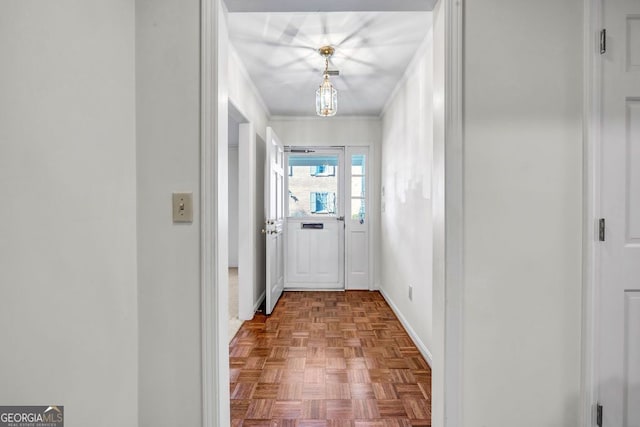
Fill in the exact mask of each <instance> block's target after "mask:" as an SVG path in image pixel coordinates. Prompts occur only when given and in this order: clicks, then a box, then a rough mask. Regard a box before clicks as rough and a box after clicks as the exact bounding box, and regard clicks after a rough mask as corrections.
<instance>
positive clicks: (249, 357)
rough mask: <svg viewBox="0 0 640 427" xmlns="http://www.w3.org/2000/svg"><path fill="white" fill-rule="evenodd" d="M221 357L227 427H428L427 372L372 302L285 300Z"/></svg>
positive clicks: (361, 296)
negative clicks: (225, 371)
mask: <svg viewBox="0 0 640 427" xmlns="http://www.w3.org/2000/svg"><path fill="white" fill-rule="evenodd" d="M229 355H230V359H229V360H230V381H231V384H230V393H231V425H232V426H234V427H238V426H241V425H242V426H247V425H251V426H257V425H262V426H274V425H284V426H308V425H313V426H325V425H330V426H352V427H356V426H389V427H391V426H409V425H413V426H417V425H420V426H430V425H431V411H430V408H431V370H430V368H429V366H428V365H427V363H426V362H425V360H424V359H423V357H422V356H421V355H420V353H419V351H418V349H417V348H416V347H415V345H414V344H413V342H412V341H411V339H410V338H409V336H408V335H407V333H406V332H405V331H404V329H403V328H402V326H401V324H400V322H399V321H398V320H397V318H396V317H395V315H394V313H393V311H392V310H391V308H390V307H389V306H388V305H387V303H386V301H385V300H384V298H383V297H382V296H381V295H380V294H379V293H378V292H366V291H347V292H285V293H284V294H283V296H282V298H281V300H280V302H279V303H278V305H277V306H276V308H275V311H274V312H273V314H272V315H271V316H270V317H268V318H267V317H266V316H263V315H257V316H256V317H255V318H254V319H253V320H252V321H249V322H245V323H244V324H243V326H242V327H241V329H240V331H239V332H238V333H237V335H236V336H235V337H234V338H233V340H231V344H230V346H229Z"/></svg>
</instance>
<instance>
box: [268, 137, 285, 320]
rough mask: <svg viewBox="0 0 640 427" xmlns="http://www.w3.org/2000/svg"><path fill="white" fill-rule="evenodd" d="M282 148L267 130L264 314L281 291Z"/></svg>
mask: <svg viewBox="0 0 640 427" xmlns="http://www.w3.org/2000/svg"><path fill="white" fill-rule="evenodd" d="M284 167H285V166H284V147H283V145H282V143H281V142H280V139H278V136H277V135H276V134H275V132H274V131H273V129H271V128H270V127H268V128H267V155H266V167H265V171H266V172H265V175H266V176H265V180H264V182H265V199H266V200H265V208H266V209H265V210H266V212H265V214H266V215H265V217H266V221H265V228H264V230H265V234H266V239H267V248H266V254H267V255H266V259H267V260H266V265H267V269H266V276H267V277H266V297H265V299H266V314H271V312H272V311H273V308H274V307H275V305H276V303H277V302H278V299H279V298H280V295H282V291H283V290H284V239H283V230H284Z"/></svg>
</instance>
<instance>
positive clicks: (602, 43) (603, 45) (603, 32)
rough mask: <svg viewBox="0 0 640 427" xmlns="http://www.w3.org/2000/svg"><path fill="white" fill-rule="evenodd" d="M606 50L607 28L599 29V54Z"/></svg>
mask: <svg viewBox="0 0 640 427" xmlns="http://www.w3.org/2000/svg"><path fill="white" fill-rule="evenodd" d="M606 52H607V30H606V29H604V28H603V29H602V30H600V55H604V54H605V53H606Z"/></svg>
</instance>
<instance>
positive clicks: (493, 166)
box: [462, 0, 583, 427]
mask: <svg viewBox="0 0 640 427" xmlns="http://www.w3.org/2000/svg"><path fill="white" fill-rule="evenodd" d="M582 3H583V2H582V1H580V0H566V1H560V2H559V1H554V0H543V1H541V2H535V3H532V2H529V1H524V0H510V1H499V0H485V1H480V2H466V3H465V7H466V13H465V17H464V21H465V31H464V34H465V38H464V42H465V51H464V52H465V53H464V61H463V63H464V64H465V66H464V73H463V75H464V76H465V80H464V87H465V95H464V118H465V119H464V128H465V153H464V154H465V164H464V176H465V180H464V186H465V193H464V206H465V212H464V215H465V220H464V229H465V252H464V257H465V263H464V274H465V278H466V279H465V284H464V288H465V297H464V301H465V306H464V381H463V384H462V389H463V390H464V399H463V410H464V412H463V417H464V425H466V426H480V425H486V426H513V425H518V426H522V427H526V426H576V425H577V422H578V399H579V390H580V378H579V374H580V305H581V293H580V287H581V218H582V214H581V194H582V185H581V180H582V176H581V168H582V134H581V127H582V123H581V107H582V97H581V75H582V68H581V65H582V63H581V61H582V58H581V53H582V16H583V10H582ZM541 23H542V24H541Z"/></svg>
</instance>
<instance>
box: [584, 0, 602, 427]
mask: <svg viewBox="0 0 640 427" xmlns="http://www.w3.org/2000/svg"><path fill="white" fill-rule="evenodd" d="M601 27H602V3H601V0H584V35H583V37H584V40H583V49H584V53H583V57H584V60H583V61H584V63H583V68H584V77H583V187H584V188H583V195H584V201H583V219H582V222H583V226H582V248H583V251H582V253H583V255H582V273H583V274H582V277H583V280H582V330H581V359H582V360H581V368H580V389H581V390H580V394H581V396H580V401H581V407H580V425H581V426H583V427H591V426H594V425H595V418H594V404H595V402H596V401H597V398H598V390H597V383H598V381H597V380H598V377H597V372H596V366H597V363H596V362H597V351H596V349H597V341H598V340H597V336H596V325H597V320H598V318H599V313H598V309H597V307H598V306H597V304H596V301H597V300H598V299H597V294H598V287H599V283H598V277H599V274H600V272H599V267H598V266H599V264H600V262H599V260H600V247H599V245H598V243H597V242H596V240H595V236H596V219H597V218H598V217H599V216H600V178H601V176H600V174H601V164H600V160H601V159H600V153H601V140H600V135H601V128H602V123H601V117H600V105H601V104H600V102H601V98H602V87H601V62H602V61H601V58H600V54H599V53H600V52H599V51H598V41H599V32H600V28H601Z"/></svg>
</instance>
